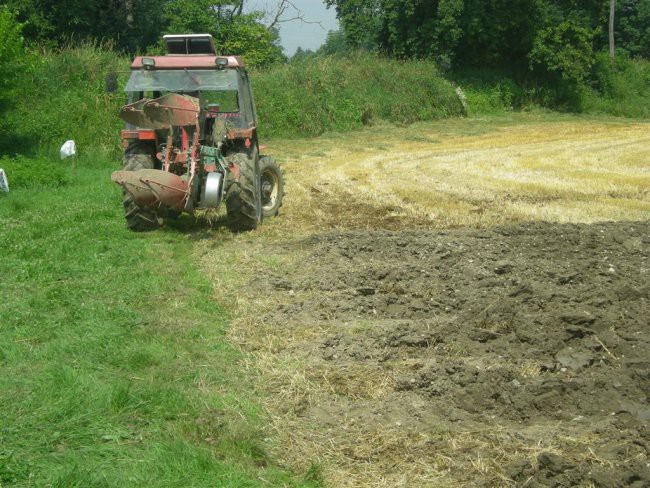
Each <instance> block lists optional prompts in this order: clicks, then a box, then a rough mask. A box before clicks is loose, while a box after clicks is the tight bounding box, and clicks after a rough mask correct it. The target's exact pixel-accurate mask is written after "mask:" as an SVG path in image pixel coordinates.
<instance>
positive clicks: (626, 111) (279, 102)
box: [0, 44, 650, 160]
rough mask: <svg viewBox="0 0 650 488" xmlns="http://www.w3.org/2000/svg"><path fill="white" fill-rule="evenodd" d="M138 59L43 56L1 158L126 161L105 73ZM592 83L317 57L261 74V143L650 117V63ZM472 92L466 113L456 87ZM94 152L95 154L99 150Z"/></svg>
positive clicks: (73, 51) (3, 135) (95, 54)
mask: <svg viewBox="0 0 650 488" xmlns="http://www.w3.org/2000/svg"><path fill="white" fill-rule="evenodd" d="M129 63H130V60H129V59H128V58H127V57H125V56H124V55H120V54H116V53H115V52H113V51H110V50H108V49H105V48H104V47H102V46H101V45H93V44H85V45H80V46H69V47H67V48H63V49H60V50H57V51H52V50H48V49H38V50H33V51H30V52H29V53H27V54H26V56H25V58H24V60H23V61H22V63H21V64H20V65H19V66H17V67H16V69H15V73H16V77H15V78H14V80H13V85H12V86H10V87H8V88H7V89H6V90H5V91H4V92H3V94H2V96H1V97H0V112H1V113H2V117H1V118H0V153H1V154H9V155H13V154H24V155H35V154H39V155H44V156H48V157H50V156H55V155H56V153H57V151H58V148H59V146H60V144H61V143H62V142H63V141H65V140H67V139H74V140H75V141H77V143H78V146H79V147H80V149H81V150H84V149H85V150H87V151H90V150H92V151H99V153H100V155H99V156H98V157H97V159H98V160H101V159H102V158H101V157H100V156H101V154H106V153H108V154H110V155H112V157H118V156H119V150H120V148H119V144H118V138H117V134H118V133H119V130H120V128H121V127H122V125H123V124H122V122H121V121H120V119H119V118H118V117H117V113H118V110H119V108H120V107H121V106H122V105H123V104H124V103H125V100H126V97H125V95H124V93H123V92H121V91H120V92H118V93H105V81H106V75H107V74H108V73H109V72H113V71H114V72H117V73H118V75H119V77H118V78H119V86H120V87H123V86H124V84H125V83H126V79H127V78H128V73H129ZM597 74H598V76H597V77H596V81H595V82H594V84H593V85H590V86H584V87H576V88H575V89H572V90H569V91H567V92H566V93H559V92H558V91H557V90H554V89H551V88H549V87H544V86H537V85H534V86H532V85H531V86H527V85H524V84H519V83H517V82H516V81H514V80H513V79H510V78H507V77H504V76H497V75H490V74H489V73H484V72H459V73H441V72H440V71H439V70H438V68H437V66H436V64H435V63H434V62H431V61H418V60H403V61H397V60H390V59H386V58H382V57H378V56H376V55H371V54H367V53H353V54H351V55H350V56H348V57H345V58H338V57H314V58H307V59H304V60H300V61H295V62H291V63H288V64H282V65H277V66H274V67H271V68H269V69H265V70H255V69H254V70H252V76H251V79H252V82H253V87H254V91H255V98H256V102H257V105H258V115H259V119H260V122H259V126H260V129H259V130H260V137H261V138H262V139H266V138H278V137H280V138H286V137H293V138H296V137H298V138H299V137H305V136H314V135H320V134H323V133H326V132H343V131H348V130H353V129H360V128H362V127H364V126H367V125H372V124H376V123H381V122H382V121H383V122H390V123H395V124H410V123H413V122H417V121H428V120H437V119H441V118H455V117H458V116H460V115H462V114H463V113H465V111H466V112H467V113H468V114H469V115H470V116H482V115H485V114H506V113H509V112H512V111H513V110H531V109H532V110H535V109H538V108H539V107H546V108H556V109H560V110H563V111H567V112H574V113H579V112H585V113H602V114H612V115H617V116H628V117H640V118H647V117H648V116H650V106H649V105H648V100H650V93H649V92H648V90H650V88H649V87H650V83H648V80H650V63H648V62H646V61H641V60H635V61H631V60H625V59H620V60H617V61H616V63H607V62H604V61H603V62H601V63H600V64H599V65H598V66H597ZM457 87H460V88H461V90H463V91H464V93H465V96H466V101H467V104H468V106H467V107H466V108H464V107H463V105H462V103H461V99H460V98H462V97H460V98H459V95H458V93H457V92H456V88H457ZM91 148H92V149H91Z"/></svg>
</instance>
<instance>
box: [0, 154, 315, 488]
mask: <svg viewBox="0 0 650 488" xmlns="http://www.w3.org/2000/svg"><path fill="white" fill-rule="evenodd" d="M53 164H54V163H53ZM55 164H61V165H63V164H64V163H58V162H57V163H55ZM79 166H80V167H78V168H77V169H76V170H72V169H70V168H66V169H64V170H63V171H65V172H66V173H67V176H68V178H69V182H68V184H67V185H65V186H59V187H48V186H43V185H38V186H32V187H31V188H30V187H27V188H22V189H20V188H19V189H16V190H15V191H12V192H11V193H10V194H9V195H4V196H0V228H2V233H1V234H0V276H1V277H2V279H1V281H0V298H1V306H0V370H1V371H2V374H1V375H0V486H1V487H7V486H52V487H95V486H98V487H110V486H114V487H124V486H170V487H172V486H173V487H176V486H184V487H187V486H197V487H198V486H205V487H215V486H217V487H220V486H224V487H225V486H232V487H247V486H269V485H271V486H306V482H303V481H301V480H299V479H297V478H296V477H295V476H293V475H291V474H290V473H288V472H286V471H284V470H282V469H281V468H279V467H278V466H276V465H275V464H274V463H273V459H272V458H271V457H270V456H269V455H268V454H267V448H268V447H269V445H268V442H267V441H265V432H264V424H265V419H264V415H263V413H262V412H261V411H260V407H259V406H258V404H257V403H256V402H255V392H254V391H253V390H252V387H251V386H250V384H249V383H248V382H247V380H246V377H245V375H244V374H243V373H242V371H241V369H240V364H239V361H240V357H239V354H238V353H237V352H236V351H235V350H234V349H233V348H232V347H231V346H230V345H229V344H228V342H227V341H226V339H225V336H224V334H225V331H226V328H227V317H226V316H225V315H224V313H223V311H222V310H221V309H220V308H219V307H218V305H217V304H216V303H215V301H214V300H213V296H214V291H213V289H212V287H211V285H210V283H209V282H208V281H207V280H206V278H205V277H203V276H202V275H201V274H199V273H198V272H197V271H196V269H195V267H194V263H193V262H192V259H191V254H192V253H191V249H192V241H193V239H195V238H198V237H200V232H201V230H200V229H198V230H195V231H194V232H189V233H188V232H184V231H180V230H176V231H175V230H174V228H171V229H168V230H164V231H158V232H155V233H149V234H136V233H131V232H129V231H127V230H126V228H125V226H124V223H123V217H122V209H121V205H120V199H121V196H120V192H119V189H118V188H117V187H114V185H113V184H112V183H111V182H110V180H109V174H110V170H109V169H106V168H108V167H109V166H110V165H109V164H108V163H107V162H104V164H103V165H100V164H96V165H92V164H90V163H89V162H88V161H84V160H83V159H82V160H81V161H80V163H79ZM100 166H103V169H102V168H101V167H100ZM9 177H10V178H11V175H9ZM215 245H218V242H215ZM263 480H265V481H263Z"/></svg>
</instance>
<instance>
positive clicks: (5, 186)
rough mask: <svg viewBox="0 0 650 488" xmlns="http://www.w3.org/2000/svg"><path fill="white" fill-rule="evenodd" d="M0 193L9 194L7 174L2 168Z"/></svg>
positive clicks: (0, 171) (0, 172)
mask: <svg viewBox="0 0 650 488" xmlns="http://www.w3.org/2000/svg"><path fill="white" fill-rule="evenodd" d="M0 191H3V192H5V193H9V182H8V181H7V174H6V173H5V170H4V169H2V168H0Z"/></svg>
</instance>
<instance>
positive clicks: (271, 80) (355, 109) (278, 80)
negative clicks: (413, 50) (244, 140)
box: [253, 53, 463, 136]
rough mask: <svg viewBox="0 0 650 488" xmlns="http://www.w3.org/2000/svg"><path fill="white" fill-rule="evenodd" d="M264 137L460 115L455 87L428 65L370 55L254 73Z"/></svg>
mask: <svg viewBox="0 0 650 488" xmlns="http://www.w3.org/2000/svg"><path fill="white" fill-rule="evenodd" d="M253 86H254V91H255V96H256V99H257V105H258V111H259V116H260V126H261V130H262V132H263V134H265V135H272V136H296V135H298V136H304V135H317V134H321V133H323V132H326V131H347V130H351V129H357V128H359V127H362V126H363V125H366V124H370V123H372V121H373V120H377V119H381V120H386V121H390V122H395V123H401V124H408V123H411V122H416V121H421V120H433V119H439V118H443V117H450V116H458V115H461V114H462V112H463V107H462V105H461V103H460V101H459V99H458V97H457V95H456V93H455V90H454V88H453V86H452V85H451V84H450V83H449V82H448V81H446V80H445V79H444V78H443V77H442V76H441V75H440V73H439V72H438V69H437V67H436V65H435V63H433V62H430V61H395V60H389V59H384V58H380V57H378V56H374V55H370V54H361V53H360V54H355V55H352V56H350V57H348V58H334V57H309V58H306V59H302V60H300V61H296V62H293V63H289V64H286V65H283V66H278V67H275V68H273V69H271V70H269V71H266V72H260V73H255V76H254V77H253Z"/></svg>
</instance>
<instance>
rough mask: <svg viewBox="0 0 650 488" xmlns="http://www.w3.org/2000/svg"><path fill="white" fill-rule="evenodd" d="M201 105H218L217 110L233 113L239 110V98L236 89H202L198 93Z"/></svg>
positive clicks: (215, 106) (213, 106)
mask: <svg viewBox="0 0 650 488" xmlns="http://www.w3.org/2000/svg"><path fill="white" fill-rule="evenodd" d="M200 99H201V107H202V108H207V107H208V106H211V107H212V108H217V107H218V112H221V113H235V112H239V100H238V97H237V90H224V91H202V92H201V95H200Z"/></svg>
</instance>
